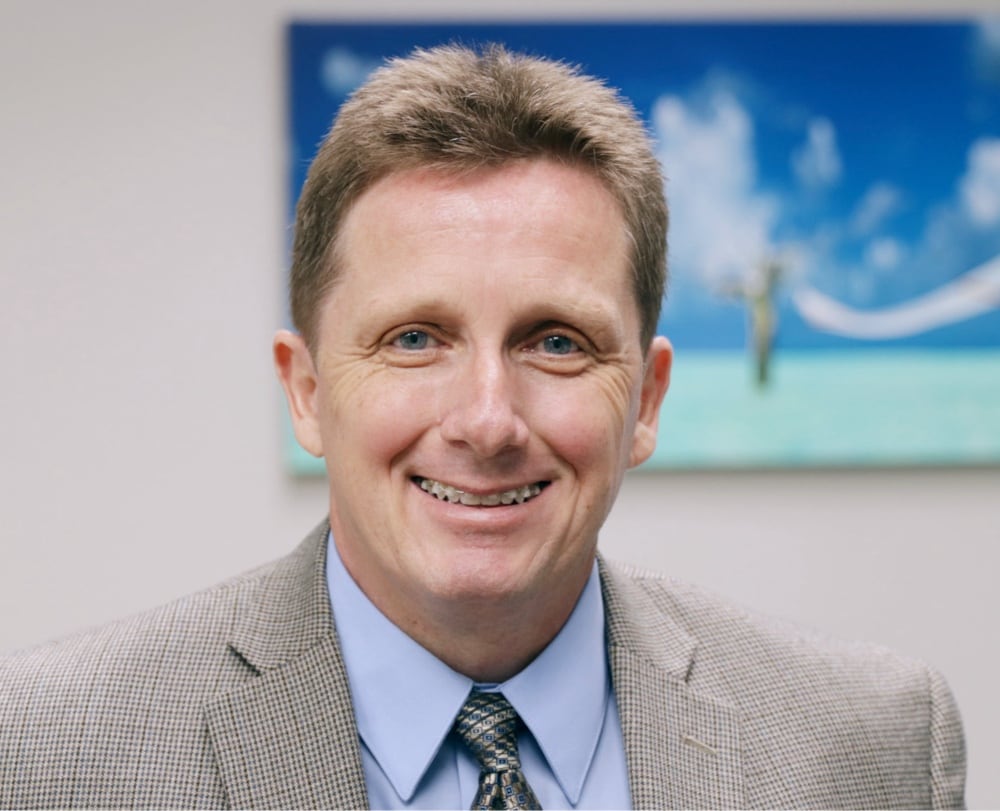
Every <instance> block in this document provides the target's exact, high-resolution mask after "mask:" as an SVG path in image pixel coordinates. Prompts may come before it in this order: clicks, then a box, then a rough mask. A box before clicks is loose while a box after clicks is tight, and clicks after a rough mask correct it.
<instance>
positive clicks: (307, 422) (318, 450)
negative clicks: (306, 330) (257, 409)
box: [274, 329, 323, 456]
mask: <svg viewBox="0 0 1000 811" xmlns="http://www.w3.org/2000/svg"><path fill="white" fill-rule="evenodd" d="M274 368H275V370H276V371H277V372H278V379H279V380H280V381H281V386H282V388H283V389H284V390H285V398H286V399H287V400H288V413H289V415H290V416H291V418H292V428H293V429H294V430H295V438H296V439H297V440H298V441H299V444H300V445H301V446H302V447H303V448H305V449H306V450H307V451H308V452H309V453H311V454H312V455H313V456H322V455H323V440H322V437H321V436H320V432H319V409H318V403H317V397H316V393H317V389H318V387H319V380H318V377H317V375H316V366H315V364H314V363H313V359H312V355H311V354H310V353H309V347H307V346H306V342H305V341H304V340H303V339H302V336H300V335H297V334H296V333H294V332H289V331H288V330H286V329H283V330H279V331H278V332H277V333H276V334H275V336H274Z"/></svg>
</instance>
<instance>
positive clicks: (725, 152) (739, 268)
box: [653, 88, 777, 289]
mask: <svg viewBox="0 0 1000 811" xmlns="http://www.w3.org/2000/svg"><path fill="white" fill-rule="evenodd" d="M653 128H654V131H655V134H656V137H657V139H658V141H659V154H658V157H659V158H660V161H661V162H662V164H663V167H664V171H665V174H666V176H667V196H668V198H669V200H670V205H671V212H672V215H671V216H672V221H671V229H670V232H671V243H670V254H671V262H672V265H673V267H674V268H675V269H676V270H678V271H679V272H680V273H695V274H697V275H698V276H699V277H700V278H701V279H702V281H703V282H705V283H706V284H707V285H708V286H709V287H710V288H715V289H718V288H720V287H723V286H725V285H727V284H728V283H731V282H733V281H735V280H737V279H740V280H746V279H748V278H749V277H750V276H751V275H752V273H753V272H754V269H755V267H756V266H757V265H759V263H760V262H761V261H763V260H764V259H765V258H767V257H769V256H770V255H771V254H772V252H773V251H772V248H771V244H770V233H771V230H772V228H773V226H774V223H775V219H776V217H777V204H776V201H775V200H774V199H773V198H770V197H768V196H766V195H763V194H761V193H759V192H757V191H756V190H755V185H756V181H757V165H756V161H755V159H754V131H753V121H752V119H751V117H750V115H749V114H748V112H747V111H746V109H745V108H744V107H743V106H742V105H741V104H740V102H739V101H738V100H737V99H736V98H735V97H734V96H733V95H732V94H731V93H729V92H727V91H726V90H724V89H719V88H715V89H712V90H710V91H709V92H708V94H707V96H706V97H705V98H702V99H699V100H698V101H685V100H683V99H681V98H678V97H676V96H663V97H661V98H660V99H659V100H658V101H657V102H656V104H655V105H654V108H653Z"/></svg>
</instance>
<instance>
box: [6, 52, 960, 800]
mask: <svg viewBox="0 0 1000 811" xmlns="http://www.w3.org/2000/svg"><path fill="white" fill-rule="evenodd" d="M723 227H724V224H723ZM665 249H666V205H665V202H664V199H663V192H662V180H661V177H660V170H659V167H658V166H657V164H656V161H655V159H654V158H653V155H652V151H651V149H650V145H649V142H648V139H647V136H646V134H645V132H644V131H643V128H642V126H641V125H640V124H639V122H638V121H637V119H636V117H635V115H634V113H633V112H632V111H631V109H630V108H629V107H628V106H627V105H626V104H625V103H624V102H622V101H621V100H620V99H619V98H618V97H617V96H616V95H615V94H614V93H613V92H612V91H610V90H608V89H607V88H605V87H604V86H602V85H601V84H600V83H598V82H596V81H594V80H591V79H588V78H585V77H582V76H580V75H579V74H577V73H576V72H575V71H573V70H572V69H570V68H567V67H565V66H562V65H558V64H553V63H551V62H547V61H544V60H538V59H532V58H527V57H522V56H517V55H512V54H510V53H507V52H506V51H504V50H502V49H499V48H493V49H489V50H487V51H485V52H483V53H475V52H472V51H469V50H465V49H462V48H454V47H453V48H441V49H435V50H433V51H428V52H418V53H416V54H414V55H413V56H411V57H410V58H408V59H405V60H397V61H395V62H393V63H391V64H390V65H388V66H387V67H386V68H383V69H382V70H381V71H379V72H377V73H376V74H375V75H374V77H373V78H372V79H371V80H370V81H369V82H368V84H367V85H366V86H365V87H363V88H362V89H361V90H360V91H359V92H358V93H357V94H355V96H354V97H353V98H352V100H351V101H349V102H348V104H347V105H345V107H344V108H343V110H342V112H341V113H340V115H339V116H338V120H337V122H336V124H335V126H334V128H333V129H332V131H331V132H330V134H329V136H328V137H327V139H326V141H325V142H324V144H323V146H322V147H321V149H320V152H319V154H318V156H317V158H316V160H315V162H314V164H313V167H312V169H311V172H310V175H309V178H308V180H307V183H306V186H305V189H304V190H303V194H302V199H301V201H300V204H299V209H298V215H297V228H296V239H295V247H294V258H293V270H292V280H291V300H292V312H293V319H294V322H295V325H296V327H297V332H294V333H293V332H288V331H282V332H279V333H278V335H277V336H276V338H275V343H274V355H275V361H276V366H277V370H278V374H279V377H280V379H281V383H282V385H283V387H284V389H285V393H286V395H287V398H288V403H289V408H290V412H291V415H292V421H293V424H294V427H295V432H296V436H297V438H298V440H299V442H300V443H301V444H302V445H303V446H304V447H305V448H306V449H307V450H309V451H310V452H312V453H314V454H316V455H322V456H324V457H325V459H326V463H327V470H328V474H329V481H330V514H329V520H328V521H324V522H323V523H322V524H321V525H320V526H319V527H318V528H317V529H316V530H315V531H314V532H313V533H312V534H311V535H310V536H309V537H308V538H307V539H306V540H305V541H304V542H303V543H302V545H300V546H299V548H298V549H297V550H296V551H294V552H293V553H292V554H291V555H289V556H288V557H287V558H285V559H283V560H280V561H278V562H277V563H274V564H271V565H268V566H265V567H263V568H261V569H258V570H256V571H253V572H250V573H248V574H246V575H243V576H241V577H238V578H236V579H235V580H232V581H230V582H228V583H225V584H223V585H221V586H219V587H217V588H214V589H211V590H209V591H206V592H203V593H200V594H196V595H194V596H192V597H188V598H186V599H184V600H181V601H179V602H177V603H174V604H172V605H169V606H166V607H164V608H160V609H157V610H155V611H152V612H150V613H148V614H146V615H143V616H140V617H137V618H134V619H130V620H125V621H123V622H120V623H117V624H115V625H112V626H110V627H108V628H104V629H98V630H96V631H92V632H89V633H85V634H82V635H78V636H76V637H73V638H71V639H68V640H65V641H62V642H58V643H55V644H52V645H48V646H44V647H41V648H38V649H36V650H33V651H29V652H27V653H24V654H20V655H18V656H16V657H11V658H9V659H8V660H6V661H4V662H3V663H2V664H0V805H4V806H17V807H28V806H59V807H62V806H67V807H68V806H102V807H117V806H133V807H135V806H156V807H168V806H184V807H221V806H235V807H257V806H260V807H265V806H266V807H275V806H282V807H362V806H366V805H372V806H374V807H439V808H441V807H469V806H470V805H473V806H474V807H539V805H540V806H541V807H549V808H556V807H600V808H612V807H627V806H630V805H631V806H634V807H654V808H665V807H734V808H735V807H760V806H768V807H807V806H809V807H817V806H820V807H847V806H850V807H930V806H934V807H948V806H958V805H960V804H961V802H962V786H963V779H964V753H963V748H962V747H963V745H962V735H961V728H960V723H959V720H958V716H957V711H956V709H955V707H954V704H953V702H952V700H951V697H950V694H949V692H948V690H947V688H946V687H945V685H944V683H943V682H942V681H941V679H940V678H939V677H938V676H937V675H936V674H935V673H934V672H933V671H930V670H928V669H927V668H926V667H924V666H923V665H921V664H919V663H915V662H911V661H908V660H905V659H902V658H900V657H897V656H895V655H893V654H891V653H889V652H887V651H884V650H881V649H873V648H866V647H861V646H853V645H844V644H839V643H835V642H830V641H825V640H820V639H814V638H812V637H810V636H807V635H804V634H802V633H800V632H797V631H794V630H790V629H786V628H782V627H780V626H777V625H775V624H773V623H768V622H765V621H762V620H759V619H756V618H753V617H751V616H749V615H747V614H746V613H745V612H743V611H741V610H739V609H736V608H733V607H731V606H727V605H725V604H722V603H720V602H718V601H716V600H714V599H712V598H710V597H707V596H705V595H703V594H702V593H700V592H699V591H697V590H696V589H693V588H689V587H686V586H680V585H678V584H675V583H671V582H668V581H665V580H663V579H661V578H658V577H655V576H652V575H644V574H639V573H635V572H629V571H627V570H625V569H621V568H617V567H615V566H612V565H610V564H608V563H607V562H605V561H603V560H602V559H600V558H598V556H597V553H596V547H597V539H598V533H599V530H600V527H601V525H602V523H603V522H604V520H605V518H606V516H607V514H608V512H609V510H610V508H611V505H612V503H613V501H614V498H615V495H616V493H617V491H618V487H619V485H620V483H621V479H622V476H623V473H624V471H625V470H626V469H627V468H628V467H630V466H633V465H636V464H639V463H640V462H642V461H643V460H645V459H646V458H647V457H648V456H649V455H650V453H651V452H652V450H653V445H654V442H655V436H656V428H657V420H658V415H659V410H660V404H661V401H662V398H663V396H664V394H665V392H666V389H667V385H668V381H669V372H670V364H671V348H670V345H669V343H668V342H667V341H666V339H664V338H662V337H654V330H655V325H656V322H657V318H658V313H659V306H660V300H661V298H662V294H663V286H664V275H665Z"/></svg>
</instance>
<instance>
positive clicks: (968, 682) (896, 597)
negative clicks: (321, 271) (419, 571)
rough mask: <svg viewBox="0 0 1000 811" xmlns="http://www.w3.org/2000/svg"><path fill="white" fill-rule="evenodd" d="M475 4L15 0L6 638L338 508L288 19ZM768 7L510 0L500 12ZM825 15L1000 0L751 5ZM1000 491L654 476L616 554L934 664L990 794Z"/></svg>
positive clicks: (8, 226) (0, 210) (0, 473)
mask: <svg viewBox="0 0 1000 811" xmlns="http://www.w3.org/2000/svg"><path fill="white" fill-rule="evenodd" d="M463 5H466V4H456V3H442V2H437V3H432V2H394V3H393V2H386V1H385V0H383V1H382V2H376V0H368V2H347V1H346V0H340V2H337V3H329V4H323V3H311V4H306V3H293V2H281V1H280V0H242V2H236V1H235V0H232V1H231V2H221V1H217V2H211V3H201V2H198V3H196V2H177V0H174V2H171V3H133V2H128V0H116V1H115V2H110V1H108V2H97V1H92V2H88V3H64V2H44V1H41V0H23V1H22V0H2V1H0V105H2V106H0V133H2V135H0V138H2V141H0V146H2V149H0V348H2V356H0V370H2V377H0V386H2V388H0V544H2V546H0V649H9V648H14V647H18V646H23V645H27V644H30V643H32V642H35V641H40V640H43V639H45V638H48V637H51V636H55V635H59V634H63V633H66V632H69V631H72V630H74V629H77V628H80V627H82V626H86V625H90V624H93V623H98V622H103V621H106V620H108V619H111V618H113V617H115V616H119V615H121V614H124V613H128V612H132V611H136V610H139V609H142V608H145V607H149V606H152V605H155V604H157V603H159V602H162V601H164V600H167V599H169V598H171V597H174V596H177V595H179V594H182V593H185V592H188V591H191V590H194V589H197V588H200V587H203V586H207V585H210V584H211V583H213V582H216V581H218V580H220V579H222V578H224V577H227V576H229V575H231V574H234V573H236V572H238V571H240V570H241V569H244V568H247V567H250V566H252V565H255V564H257V563H259V562H262V561H264V560H267V559H271V558H274V557H277V556H279V555H281V554H283V553H284V552H286V551H287V550H289V549H290V548H291V547H292V546H293V545H294V544H295V543H296V542H297V541H298V539H299V538H300V537H301V536H302V535H303V534H304V533H305V532H306V531H307V530H308V529H309V528H310V527H311V526H312V525H313V524H314V523H315V522H317V521H318V520H319V519H320V518H321V517H322V516H323V514H324V512H325V501H326V493H325V484H324V483H323V482H321V481H317V480H297V479H294V478H293V477H291V476H289V475H288V474H287V473H286V472H285V470H284V468H283V464H282V456H281V454H282V437H281V434H280V427H281V425H282V412H283V409H284V405H283V402H282V399H281V395H280V392H279V388H278V386H277V383H276V382H275V379H274V375H273V372H272V370H271V363H270V340H271V335H272V332H273V330H274V328H275V327H276V326H278V325H280V323H281V322H282V319H283V312H284V305H283V298H282V296H283V268H284V263H285V253H284V251H285V244H286V237H285V234H284V233H283V221H284V215H285V196H284V195H285V152H284V141H283V126H284V124H283V122H284V118H283V116H284V97H283V91H284V74H283V68H284V63H283V50H282V46H283V23H284V22H285V21H286V20H287V19H289V18H290V17H292V16H297V17H303V16H306V17H316V18H324V19H330V18H334V17H335V16H338V15H339V16H341V17H346V16H349V15H352V14H353V15H357V16H362V17H368V18H371V17H376V16H378V17H383V18H386V17H387V18H393V19H402V18H404V17H406V16H409V17H417V16H422V15H434V16H438V17H440V16H445V17H447V16H457V15H458V14H459V13H464V15H465V16H468V14H469V12H468V11H464V12H463V10H462V6H463ZM467 5H473V4H471V3H470V4H467ZM748 5H749V4H748V3H746V2H743V1H742V0H740V1H739V2H736V1H735V0H734V1H733V2H728V3H726V2H721V1H720V0H716V1H715V2H708V0H700V2H699V0H685V2H675V3H671V4H668V3H664V2H655V0H650V1H649V2H619V3H610V2H608V3H603V4H602V3H587V2H569V1H567V2H558V0H548V2H539V1H538V0H528V1H527V2H500V0H496V2H488V3H482V4H479V5H477V6H476V13H477V14H478V15H479V16H480V17H487V18H490V17H492V18H498V17H500V16H501V15H502V16H505V17H515V18H521V19H527V18H531V17H538V16H539V15H540V14H541V15H543V16H551V17H556V16H565V15H572V14H576V15H584V16H588V17H599V16H600V15H601V14H609V13H612V12H613V13H614V14H615V15H616V16H619V17H620V16H628V15H632V16H636V15H639V16H645V17H650V16H664V15H665V14H667V13H669V14H670V15H675V16H676V15H681V16H692V15H693V16H697V17H705V16H707V15H708V14H709V13H710V12H714V13H724V12H726V11H727V10H728V11H729V12H730V13H731V12H732V11H733V10H737V11H738V12H739V14H740V15H741V16H743V17H746V16H747V15H748V14H749V13H750V12H749V11H748V9H747V6H748ZM804 9H809V10H810V11H809V13H812V14H820V15H829V14H860V13H864V14H876V15H878V14H886V13H895V14H898V13H902V14H905V15H917V16H921V15H926V14H934V13H943V12H947V13H951V14H955V13H959V12H961V11H963V10H964V11H966V12H968V11H977V10H978V11H986V10H990V9H992V10H994V11H997V12H1000V4H998V3H996V2H958V3H956V2H948V0H940V2H936V3H924V4H919V3H914V2H909V3H905V4H903V3H891V2H889V3H887V2H843V0H839V2H838V0H831V1H830V2H826V0H824V2H821V3H818V2H817V3H806V2H798V3H794V2H771V3H757V4H755V6H754V11H753V13H754V14H788V13H803V11H804ZM721 225H722V227H724V225H725V224H724V223H723V224H721ZM942 430H946V426H942ZM998 430H1000V426H998ZM998 505H1000V469H998V468H989V469H966V470H869V471H847V470H834V471H762V472H676V473H657V474H652V473H642V472H640V473H637V474H631V475H630V476H629V477H628V478H627V480H626V483H625V486H624V489H623V492H622V494H621V498H620V499H619V502H618V504H617V506H616V508H615V511H614V513H613V515H612V517H611V519H610V521H609V523H608V525H607V527H606V529H605V532H604V534H603V538H602V546H603V549H604V551H605V552H606V553H607V554H609V555H611V556H614V557H619V558H622V559H629V560H632V561H634V562H636V563H639V564H642V565H646V566H648V567H651V568H655V569H658V570H662V571H665V572H668V573H670V574H672V575H675V576H677V577H681V578H684V579H689V580H695V581H699V582H701V583H703V584H705V585H707V586H708V587H710V588H712V589H713V590H716V591H719V592H721V593H725V594H727V595H730V596H732V597H733V598H735V599H736V600H738V601H741V602H743V603H745V604H747V605H750V606H752V607H755V608H757V609H761V610H763V611H766V612H769V613H775V614H780V615H784V616H787V617H791V618H795V619H797V620H799V621H801V622H803V623H805V624H808V625H811V626H814V627H818V628H821V629H824V630H827V631H830V632H832V633H834V634H837V635H841V636H847V637H859V638H863V639H868V640H874V641H880V642H884V643H886V644H888V645H891V646H892V647H895V648H898V649H900V650H903V651H905V652H908V653H910V654H913V655H914V656H919V657H922V658H925V659H927V660H929V661H931V662H933V663H935V664H936V665H937V666H938V667H940V668H941V669H942V670H943V671H944V673H945V675H946V676H947V677H948V679H949V680H950V682H951V684H952V687H953V689H954V691H955V693H956V695H957V698H958V700H959V703H960V705H961V707H962V709H963V712H964V716H965V721H966V728H967V737H968V744H969V748H970V759H969V763H970V776H969V789H968V800H969V803H970V804H971V805H972V806H980V807H982V806H992V807H996V806H997V805H998V804H1000V768H998V767H997V765H996V764H997V763H1000V709H998V700H997V695H996V692H997V691H996V688H995V683H996V680H997V675H996V674H997V673H998V672H1000V653H998V637H1000V635H998V632H997V628H996V626H997V621H998V619H1000V616H998V615H1000V612H998V610H997V597H996V592H995V589H994V585H995V583H996V580H997V575H996V573H997V571H998V567H1000V544H998V541H1000V520H998V517H1000V506H998Z"/></svg>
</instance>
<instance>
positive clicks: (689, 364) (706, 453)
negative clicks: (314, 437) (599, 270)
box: [286, 349, 1000, 475]
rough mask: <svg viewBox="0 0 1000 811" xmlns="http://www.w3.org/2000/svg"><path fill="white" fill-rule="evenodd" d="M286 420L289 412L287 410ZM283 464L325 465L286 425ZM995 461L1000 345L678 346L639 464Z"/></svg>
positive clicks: (999, 457) (999, 444) (998, 455)
mask: <svg viewBox="0 0 1000 811" xmlns="http://www.w3.org/2000/svg"><path fill="white" fill-rule="evenodd" d="M286 423H287V420H286ZM286 431H287V444H286V448H287V451H288V463H289V467H290V469H291V470H292V471H293V472H295V473H299V474H305V475H312V474H322V473H324V472H325V469H324V466H323V460H321V459H314V458H313V457H311V456H309V454H307V453H306V452H305V451H303V450H302V449H301V448H300V447H299V445H298V443H296V442H295V438H294V437H293V436H292V434H291V429H290V427H287V424H286ZM997 463H1000V350H996V349H993V350H962V351H934V350H914V351H910V350H906V351H902V350H893V351H888V352H877V351H871V350H866V351H863V352H859V351H847V352H837V351H810V352H792V351H788V352H784V353H781V354H777V355H776V356H775V357H774V359H773V362H772V367H771V374H770V382H769V384H768V386H767V387H766V388H764V389H762V390H760V389H757V388H756V386H755V385H754V382H753V370H752V367H751V363H750V360H749V358H748V357H747V356H746V355H745V354H743V353H742V352H678V353H677V357H676V359H675V361H674V371H673V375H672V379H671V384H670V391H669V393H668V394H667V398H666V400H665V401H664V403H663V409H662V411H661V417H660V437H659V442H658V444H657V448H656V452H655V453H654V454H653V457H652V459H650V460H649V461H648V462H647V463H646V464H645V465H644V466H643V467H644V469H651V468H710V467H724V468H732V467H779V466H782V467H784V466H863V465H921V464H932V465H933V464H938V465H951V464H997Z"/></svg>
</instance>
